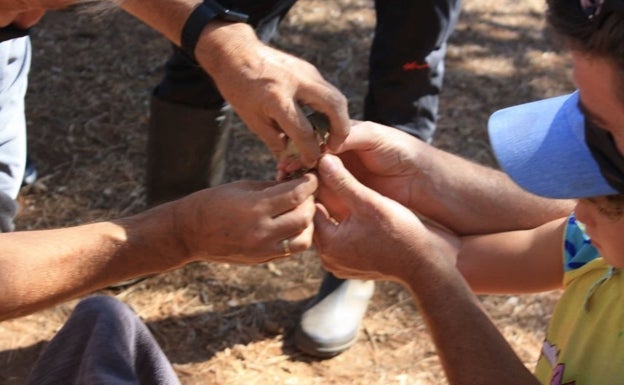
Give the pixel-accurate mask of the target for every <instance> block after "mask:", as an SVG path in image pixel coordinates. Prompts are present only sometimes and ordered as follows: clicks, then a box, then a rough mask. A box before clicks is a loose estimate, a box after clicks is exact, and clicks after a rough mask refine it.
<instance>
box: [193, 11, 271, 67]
mask: <svg viewBox="0 0 624 385" xmlns="http://www.w3.org/2000/svg"><path fill="white" fill-rule="evenodd" d="M256 42H257V43H260V41H259V40H258V37H257V36H256V33H255V31H254V30H253V28H252V27H251V26H250V25H249V24H244V23H228V22H223V21H220V20H215V21H214V22H212V23H210V24H208V25H207V26H206V28H204V30H203V31H202V33H201V34H200V36H199V41H198V43H197V46H196V48H195V58H196V60H197V62H198V63H199V64H200V65H201V66H202V68H204V69H205V70H206V71H207V72H208V73H209V74H210V75H212V76H213V78H215V77H216V76H217V75H218V74H221V73H224V72H229V71H230V70H232V69H235V68H238V67H239V66H238V65H236V64H235V63H239V62H244V61H245V60H246V59H245V52H246V51H248V47H249V45H250V44H253V43H256Z"/></svg>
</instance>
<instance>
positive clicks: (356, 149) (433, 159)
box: [340, 122, 575, 235]
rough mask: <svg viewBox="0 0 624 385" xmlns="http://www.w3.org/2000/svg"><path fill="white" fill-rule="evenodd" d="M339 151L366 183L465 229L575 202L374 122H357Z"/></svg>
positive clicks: (511, 222)
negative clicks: (542, 193)
mask: <svg viewBox="0 0 624 385" xmlns="http://www.w3.org/2000/svg"><path fill="white" fill-rule="evenodd" d="M340 152H341V155H340V156H341V158H343V161H344V162H345V165H346V166H347V168H348V169H349V170H350V171H351V172H352V173H353V174H354V175H355V176H356V177H357V178H358V180H360V181H361V182H362V183H364V184H365V185H367V186H369V187H371V188H372V189H374V190H376V191H378V192H380V193H382V194H383V195H386V196H388V197H390V198H392V199H394V200H396V201H398V202H400V203H401V204H403V205H405V206H407V207H409V208H410V209H412V210H414V211H415V212H417V213H419V214H421V215H423V216H425V217H427V218H430V219H431V220H433V221H435V222H438V223H440V224H442V225H443V226H445V227H447V228H449V229H451V230H453V231H454V232H456V233H458V234H462V235H468V234H480V233H489V232H499V231H506V230H518V229H528V228H533V227H536V226H539V225H541V224H543V223H546V222H549V221H551V220H553V219H555V218H561V217H565V216H567V215H568V214H569V213H570V212H571V211H572V209H573V207H574V204H575V202H573V201H567V200H553V199H545V198H541V197H537V196H535V195H532V194H530V193H528V192H526V191H524V190H522V189H521V188H520V187H518V186H517V185H516V184H515V183H514V182H513V181H512V180H511V179H509V177H507V175H505V174H504V173H503V172H501V171H499V170H495V169H492V168H489V167H485V166H482V165H479V164H476V163H474V162H471V161H468V160H466V159H463V158H461V157H459V156H456V155H454V154H451V153H448V152H445V151H442V150H439V149H436V148H435V147H432V146H430V145H428V144H426V143H423V142H422V141H420V140H417V139H416V138H414V137H412V136H410V135H408V134H406V133H404V132H401V131H399V130H397V129H394V128H392V127H387V126H383V125H380V124H376V123H372V122H362V123H356V124H355V125H354V126H353V127H352V130H351V134H350V135H349V137H348V138H347V140H346V142H345V143H344V145H343V147H342V148H341V149H340Z"/></svg>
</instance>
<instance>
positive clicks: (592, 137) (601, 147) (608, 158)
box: [585, 117, 624, 193]
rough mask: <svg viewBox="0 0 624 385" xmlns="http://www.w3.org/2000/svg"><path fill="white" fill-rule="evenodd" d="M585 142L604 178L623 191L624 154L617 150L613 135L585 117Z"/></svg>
mask: <svg viewBox="0 0 624 385" xmlns="http://www.w3.org/2000/svg"><path fill="white" fill-rule="evenodd" d="M585 143H586V144H587V147H588V148H589V151H590V152H591V154H592V156H593V157H594V159H595V160H596V163H598V167H600V173H601V174H602V176H603V177H604V178H605V180H606V181H607V182H608V183H609V184H610V185H611V187H613V188H614V189H616V190H617V191H619V192H620V193H624V156H623V155H622V154H621V153H620V152H619V151H618V149H617V146H616V145H615V140H614V139H613V135H611V133H610V132H609V131H607V130H605V129H604V128H601V127H599V126H598V125H596V124H595V123H593V122H592V121H591V120H590V119H588V118H587V117H585Z"/></svg>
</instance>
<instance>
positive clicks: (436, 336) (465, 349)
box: [403, 258, 539, 385]
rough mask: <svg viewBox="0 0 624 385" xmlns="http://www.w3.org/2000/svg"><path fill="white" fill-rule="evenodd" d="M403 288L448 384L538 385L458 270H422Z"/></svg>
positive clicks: (408, 278) (420, 268) (438, 267)
mask: <svg viewBox="0 0 624 385" xmlns="http://www.w3.org/2000/svg"><path fill="white" fill-rule="evenodd" d="M431 260H434V259H433V258H432V259H431ZM432 277H436V278H435V279H432ZM403 284H404V285H405V286H406V287H408V288H409V289H410V290H411V292H412V294H413V296H414V298H415V299H416V302H417V304H418V306H419V309H420V310H421V313H422V315H423V318H424V320H425V322H426V324H427V326H428V328H429V331H430V333H431V336H432V338H433V341H434V343H435V345H436V349H437V351H438V355H439V357H440V360H441V362H442V365H443V367H444V370H445V373H446V375H447V377H448V382H449V384H451V385H464V384H465V385H474V384H479V385H488V384H492V385H499V384H508V385H513V384H517V385H520V384H522V385H529V384H531V385H536V384H539V382H538V381H537V379H536V378H535V377H534V376H533V375H532V374H531V372H530V371H529V370H528V369H527V368H526V367H525V366H524V364H523V363H522V362H521V361H520V359H519V358H518V356H517V355H516V354H515V352H514V351H513V349H512V348H511V346H510V345H509V344H508V343H507V342H506V341H505V339H504V337H503V336H502V335H501V334H500V332H499V330H498V329H497V328H496V326H495V325H494V324H493V323H492V321H491V320H490V318H489V317H488V316H487V314H486V313H485V312H484V310H483V309H482V307H481V305H480V303H479V301H478V299H477V297H476V296H475V295H474V294H473V293H472V292H471V291H470V288H469V287H468V285H467V284H466V282H465V281H464V280H463V279H462V277H461V276H460V274H459V273H458V272H457V271H456V270H454V269H450V270H449V269H447V268H445V267H440V266H435V265H432V266H427V267H425V266H419V267H417V268H416V269H414V270H413V271H412V274H411V276H407V277H406V278H405V280H404V281H403Z"/></svg>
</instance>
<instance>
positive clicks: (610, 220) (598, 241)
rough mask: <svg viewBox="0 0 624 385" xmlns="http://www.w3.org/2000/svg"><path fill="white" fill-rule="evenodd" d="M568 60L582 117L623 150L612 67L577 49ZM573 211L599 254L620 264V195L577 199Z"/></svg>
mask: <svg viewBox="0 0 624 385" xmlns="http://www.w3.org/2000/svg"><path fill="white" fill-rule="evenodd" d="M572 62H573V64H574V80H575V82H576V85H577V87H578V89H579V97H580V102H581V104H582V105H583V109H584V112H585V116H586V118H587V119H589V120H591V121H592V122H593V123H594V124H596V125H597V126H599V127H601V128H603V129H605V130H607V131H609V132H610V133H611V134H612V135H613V138H614V140H615V144H616V146H617V148H618V150H619V151H620V153H621V154H624V103H623V102H622V101H621V100H620V99H619V98H618V94H617V93H616V89H617V88H616V87H618V85H620V84H621V80H620V79H619V78H618V77H617V76H616V71H615V67H613V65H612V64H611V62H610V61H608V60H605V59H602V58H596V57H588V56H584V55H582V54H580V53H578V52H572ZM575 213H576V217H577V218H578V220H579V221H581V222H583V223H584V224H585V226H586V231H587V234H588V235H589V236H590V237H591V238H592V243H593V244H594V245H595V246H596V247H597V248H598V250H600V254H601V255H602V257H603V258H605V260H606V261H607V262H608V263H609V264H611V265H612V266H615V267H620V268H624V251H623V250H624V198H622V197H619V196H618V197H613V198H606V197H598V198H592V199H581V200H580V201H579V203H578V205H577V207H576V210H575Z"/></svg>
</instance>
